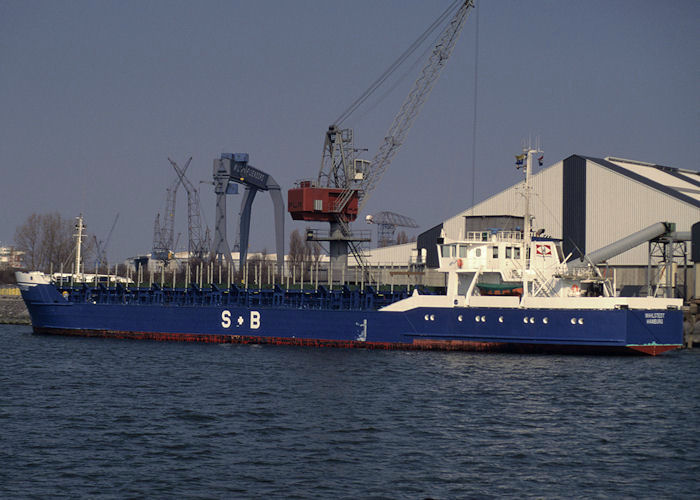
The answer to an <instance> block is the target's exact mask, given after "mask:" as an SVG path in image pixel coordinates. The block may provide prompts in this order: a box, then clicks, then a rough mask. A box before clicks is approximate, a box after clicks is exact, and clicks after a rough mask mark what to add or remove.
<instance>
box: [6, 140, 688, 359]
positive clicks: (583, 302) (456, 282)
mask: <svg viewBox="0 0 700 500" xmlns="http://www.w3.org/2000/svg"><path fill="white" fill-rule="evenodd" d="M534 153H535V151H534V150H530V151H527V152H526V154H527V156H528V168H527V169H526V172H527V174H529V172H530V169H531V162H532V160H533V158H532V157H533V154H534ZM525 185H526V186H529V175H526V179H525ZM526 192H529V191H528V190H526ZM528 206H529V205H528ZM523 221H524V224H523V227H522V228H516V229H515V230H512V229H511V228H509V229H508V230H503V229H498V228H494V229H489V230H485V231H469V232H467V231H466V230H465V234H464V235H463V237H462V238H460V239H458V240H450V239H447V238H446V237H444V235H443V237H442V238H439V239H438V241H437V246H438V248H437V250H438V257H439V268H438V271H439V272H441V273H444V274H445V276H446V287H445V291H444V293H441V294H431V293H421V292H420V291H419V290H418V289H414V290H413V291H412V293H408V292H407V291H401V292H398V291H392V292H382V291H380V290H376V289H374V288H373V287H371V286H363V287H362V288H357V287H355V288H351V287H350V286H347V285H341V286H339V287H337V288H335V289H333V288H330V287H325V286H319V287H317V288H315V289H313V290H303V289H287V288H283V287H282V286H279V285H276V286H274V288H271V289H252V288H249V287H245V288H242V287H239V286H236V285H231V286H229V287H226V288H219V287H217V286H215V285H211V286H209V287H206V288H202V287H198V286H197V285H196V284H190V286H189V287H188V288H175V287H170V288H169V287H163V286H159V285H158V284H153V285H151V286H150V287H148V288H144V287H133V286H131V285H129V284H124V283H115V284H114V285H113V286H112V285H110V284H109V283H107V284H105V283H98V284H96V285H94V284H88V283H82V284H79V285H75V284H74V285H72V286H67V285H64V284H63V283H64V282H60V283H57V282H54V281H53V280H52V279H51V277H50V276H48V275H45V274H43V273H40V272H18V273H17V274H16V278H17V282H18V285H19V287H20V290H21V293H22V297H23V298H24V301H25V303H26V305H27V308H28V310H29V314H30V316H31V320H32V325H33V330H34V332H35V333H39V334H59V335H79V336H98V337H110V338H125V339H150V340H166V341H194V342H217V343H257V344H283V345H298V346H328V347H356V348H379V349H421V350H455V351H484V352H486V351H488V352H528V353H531V352H534V353H539V352H553V353H595V354H649V355H657V354H660V353H663V352H665V351H669V350H672V349H676V348H680V347H682V341H683V317H682V300H681V299H673V298H657V297H618V296H615V293H614V290H613V289H612V287H611V285H610V283H609V281H608V280H607V279H605V278H604V277H603V276H602V275H601V274H600V273H599V272H598V271H597V269H596V268H595V266H593V265H590V264H589V265H587V266H584V267H583V268H576V267H574V266H572V263H571V262H568V261H567V259H566V258H565V257H564V255H563V252H562V247H561V241H560V240H557V239H554V238H548V237H541V236H539V237H538V236H535V235H532V234H531V229H530V224H529V222H530V216H529V213H528V209H527V208H526V210H525V216H524V217H523Z"/></svg>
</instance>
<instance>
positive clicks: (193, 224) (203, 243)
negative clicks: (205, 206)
mask: <svg viewBox="0 0 700 500" xmlns="http://www.w3.org/2000/svg"><path fill="white" fill-rule="evenodd" d="M168 161H169V162H170V165H172V167H173V169H175V172H176V173H177V176H178V178H179V179H180V181H181V182H182V185H183V186H184V188H185V191H187V233H188V236H189V242H188V245H187V258H188V260H191V259H204V258H206V257H208V255H209V228H206V230H205V231H204V234H203V232H202V220H201V210H200V204H199V190H198V189H197V188H195V187H194V186H193V185H192V183H191V182H190V181H189V179H188V178H187V177H186V176H185V170H186V169H187V167H188V166H189V164H190V162H191V161H192V157H190V158H189V159H188V160H187V163H185V167H183V168H180V166H178V164H177V163H175V162H174V161H173V160H171V159H170V158H168Z"/></svg>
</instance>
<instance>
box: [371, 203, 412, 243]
mask: <svg viewBox="0 0 700 500" xmlns="http://www.w3.org/2000/svg"><path fill="white" fill-rule="evenodd" d="M365 221H367V224H376V225H377V246H379V247H386V246H389V245H391V244H392V242H393V241H394V233H395V232H396V228H397V227H412V228H416V227H418V224H417V223H416V221H415V220H413V219H411V218H410V217H406V216H405V215H400V214H397V213H395V212H388V211H385V212H377V213H376V214H374V215H368V216H367V217H365Z"/></svg>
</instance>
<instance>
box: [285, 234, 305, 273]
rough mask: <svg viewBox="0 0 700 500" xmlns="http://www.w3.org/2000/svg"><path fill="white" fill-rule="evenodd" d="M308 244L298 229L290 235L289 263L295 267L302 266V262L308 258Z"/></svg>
mask: <svg viewBox="0 0 700 500" xmlns="http://www.w3.org/2000/svg"><path fill="white" fill-rule="evenodd" d="M307 257H308V255H307V246H306V242H305V241H304V240H303V239H302V237H301V233H300V232H299V230H298V229H295V230H294V231H292V234H290V235H289V263H290V265H291V266H293V267H294V268H300V267H301V263H302V262H304V261H305V260H307Z"/></svg>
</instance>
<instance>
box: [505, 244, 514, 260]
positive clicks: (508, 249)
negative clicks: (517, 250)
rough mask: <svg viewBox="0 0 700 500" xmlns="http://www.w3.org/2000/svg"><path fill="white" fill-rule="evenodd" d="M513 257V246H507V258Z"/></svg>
mask: <svg viewBox="0 0 700 500" xmlns="http://www.w3.org/2000/svg"><path fill="white" fill-rule="evenodd" d="M512 258H513V247H506V259H512Z"/></svg>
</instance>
